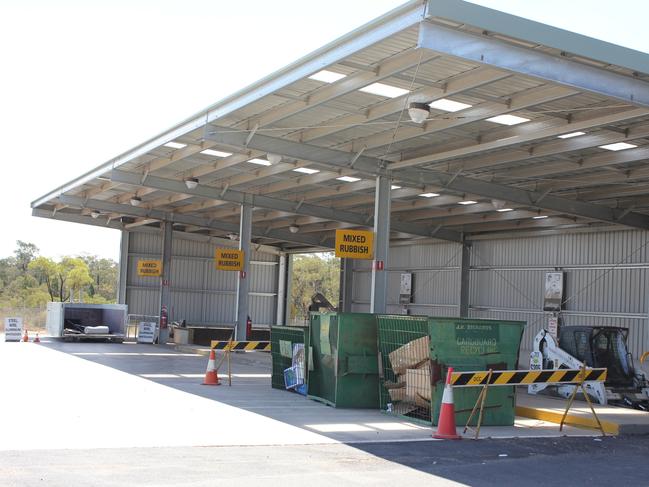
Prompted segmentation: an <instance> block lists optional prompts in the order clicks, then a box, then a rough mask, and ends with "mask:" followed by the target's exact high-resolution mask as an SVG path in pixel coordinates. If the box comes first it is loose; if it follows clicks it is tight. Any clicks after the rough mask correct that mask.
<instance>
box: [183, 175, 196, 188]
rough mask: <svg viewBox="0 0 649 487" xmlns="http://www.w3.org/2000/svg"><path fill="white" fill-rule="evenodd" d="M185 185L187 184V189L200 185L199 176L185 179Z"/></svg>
mask: <svg viewBox="0 0 649 487" xmlns="http://www.w3.org/2000/svg"><path fill="white" fill-rule="evenodd" d="M185 186H187V189H195V188H196V186H198V178H187V179H185Z"/></svg>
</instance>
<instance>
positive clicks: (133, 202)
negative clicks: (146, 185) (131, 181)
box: [131, 196, 142, 206]
mask: <svg viewBox="0 0 649 487" xmlns="http://www.w3.org/2000/svg"><path fill="white" fill-rule="evenodd" d="M140 203H142V198H140V197H139V196H133V197H131V205H132V206H140Z"/></svg>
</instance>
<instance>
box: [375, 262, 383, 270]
mask: <svg viewBox="0 0 649 487" xmlns="http://www.w3.org/2000/svg"><path fill="white" fill-rule="evenodd" d="M383 265H384V263H383V261H382V260H375V261H374V269H375V270H377V271H382V270H383Z"/></svg>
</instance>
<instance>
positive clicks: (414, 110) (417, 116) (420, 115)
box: [408, 102, 430, 123]
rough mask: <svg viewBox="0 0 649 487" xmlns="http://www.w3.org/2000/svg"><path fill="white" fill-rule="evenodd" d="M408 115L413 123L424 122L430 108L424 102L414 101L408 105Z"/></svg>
mask: <svg viewBox="0 0 649 487" xmlns="http://www.w3.org/2000/svg"><path fill="white" fill-rule="evenodd" d="M408 115H410V120H412V121H413V122H415V123H424V122H425V121H426V119H427V118H428V116H429V115H430V109H429V108H428V105H426V104H425V103H418V102H414V103H411V104H410V105H408Z"/></svg>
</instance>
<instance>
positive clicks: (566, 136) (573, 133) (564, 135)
mask: <svg viewBox="0 0 649 487" xmlns="http://www.w3.org/2000/svg"><path fill="white" fill-rule="evenodd" d="M580 135H586V132H570V133H569V134H563V135H557V137H558V138H559V139H571V138H573V137H579V136H580Z"/></svg>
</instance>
